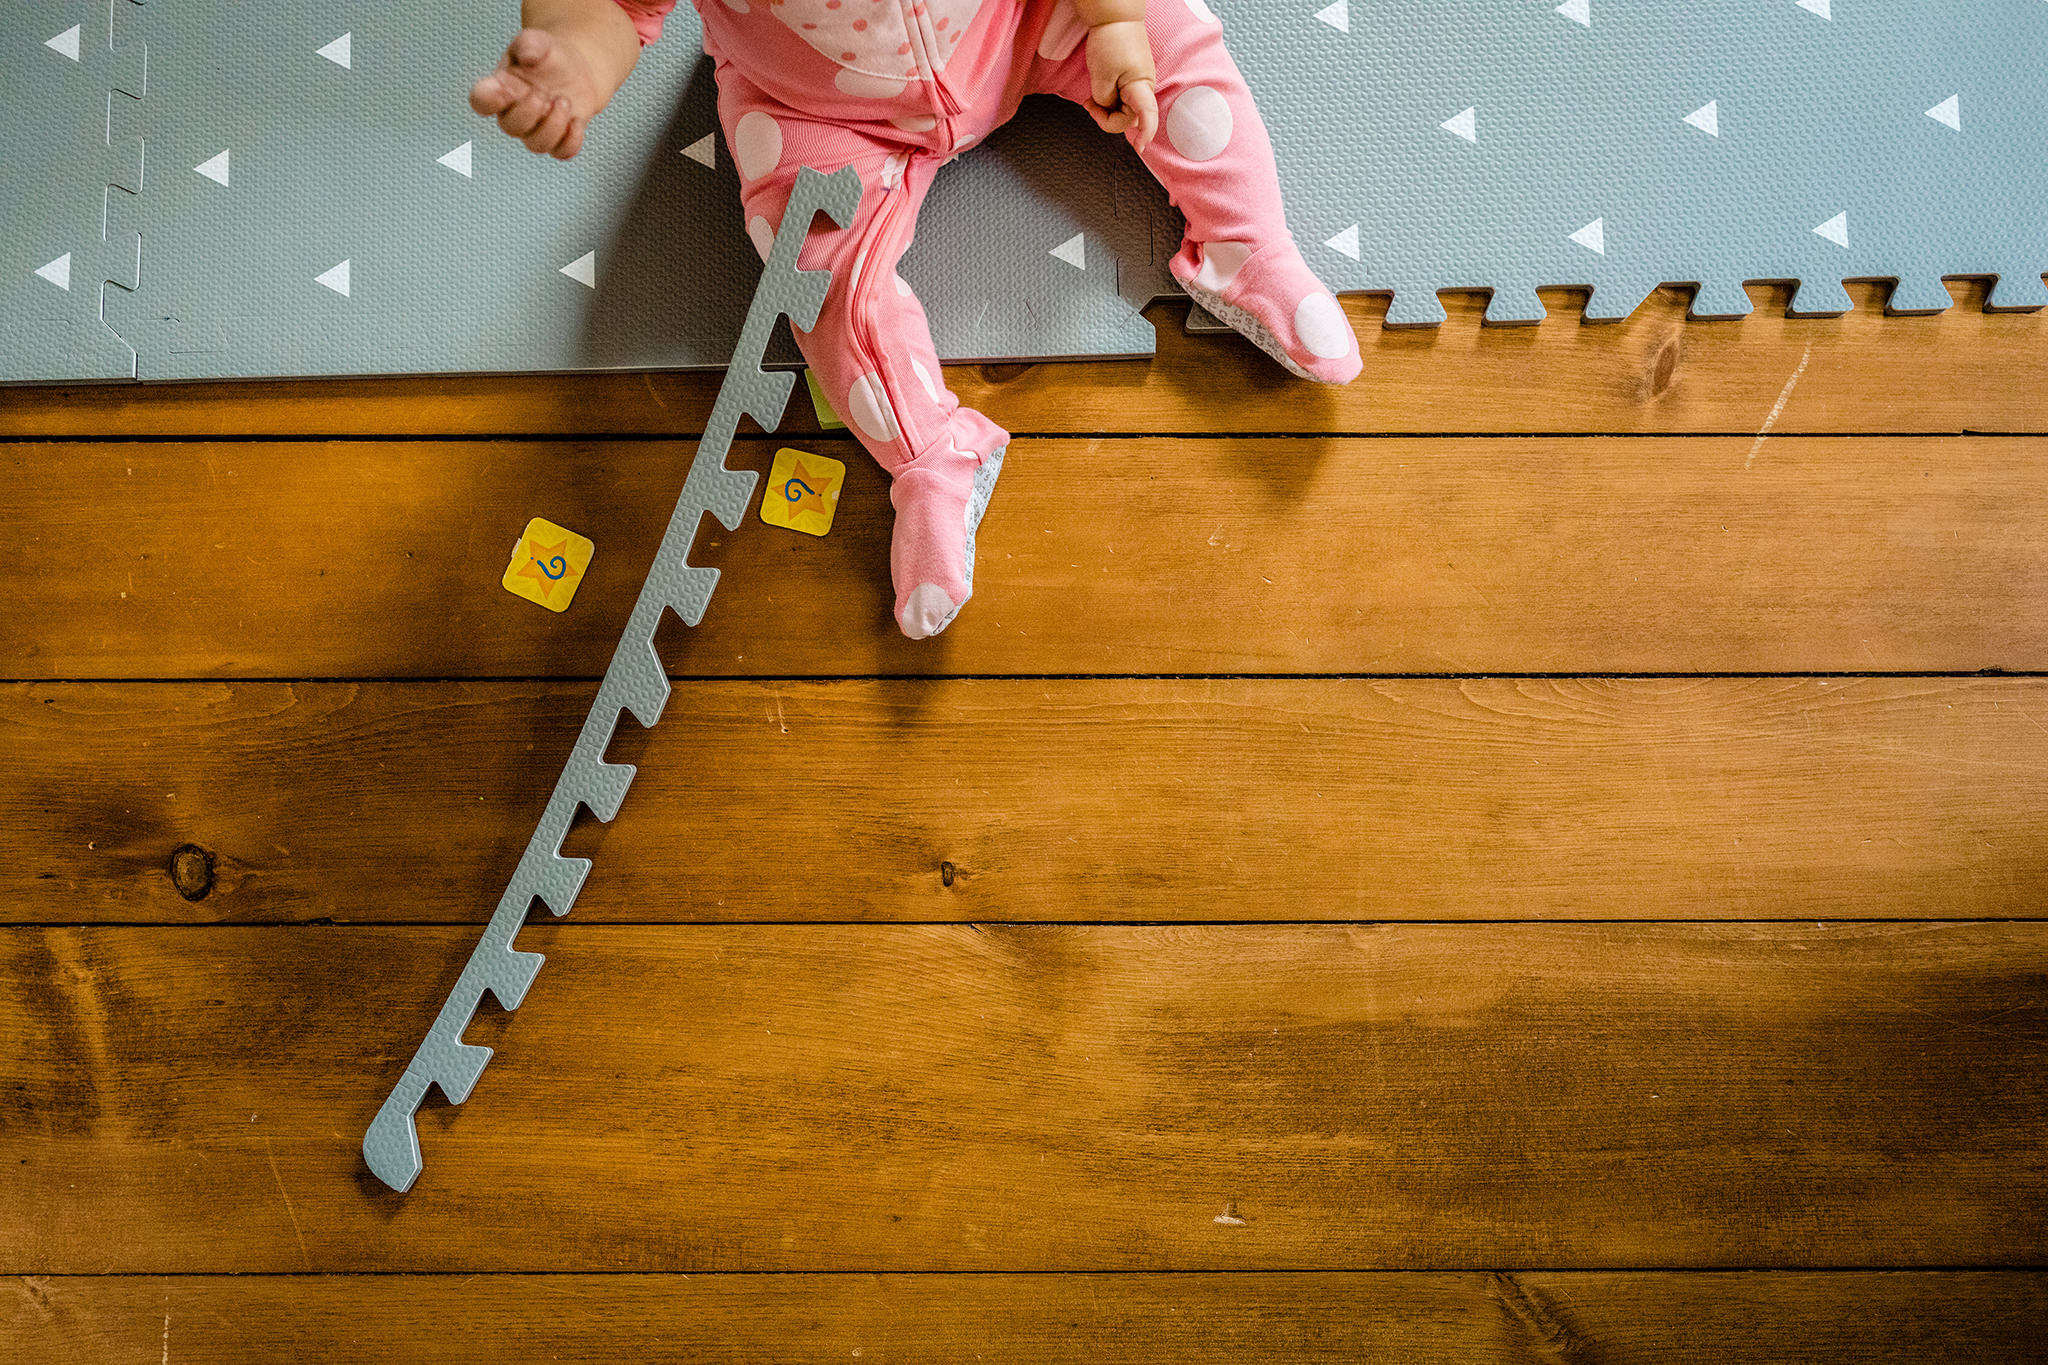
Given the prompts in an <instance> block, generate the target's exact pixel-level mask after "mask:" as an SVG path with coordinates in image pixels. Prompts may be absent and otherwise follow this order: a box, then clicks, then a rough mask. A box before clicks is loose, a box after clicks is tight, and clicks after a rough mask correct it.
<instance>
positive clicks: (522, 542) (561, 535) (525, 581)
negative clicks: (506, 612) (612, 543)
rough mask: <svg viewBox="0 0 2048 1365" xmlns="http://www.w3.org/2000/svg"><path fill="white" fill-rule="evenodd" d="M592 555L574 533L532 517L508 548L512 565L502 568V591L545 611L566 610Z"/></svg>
mask: <svg viewBox="0 0 2048 1365" xmlns="http://www.w3.org/2000/svg"><path fill="white" fill-rule="evenodd" d="M596 552H597V547H596V546H595V545H593V544H591V543H590V542H589V541H588V540H585V539H584V538H583V537H582V536H579V535H577V534H576V533H575V532H574V531H571V530H568V529H567V528H565V527H561V526H557V525H555V524H554V523H553V522H552V521H549V520H548V519H547V518H546V517H535V518H534V519H533V520H532V521H529V522H527V523H526V530H525V531H524V532H522V533H521V534H520V537H519V543H518V544H517V545H514V546H513V547H512V562H511V563H510V564H509V565H507V566H506V568H505V590H506V591H507V592H510V593H514V594H516V595H518V596H520V597H524V598H525V599H526V600H527V601H529V602H538V603H540V604H541V605H542V606H544V607H546V608H547V609H548V610H549V611H567V610H568V609H569V603H570V602H572V601H574V600H575V597H576V585H577V584H579V583H581V582H582V581H583V574H584V572H585V571H586V570H587V569H589V568H590V557H591V555H593V554H595V553H596Z"/></svg>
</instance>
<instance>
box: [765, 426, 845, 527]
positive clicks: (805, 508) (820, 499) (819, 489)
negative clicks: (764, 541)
mask: <svg viewBox="0 0 2048 1365" xmlns="http://www.w3.org/2000/svg"><path fill="white" fill-rule="evenodd" d="M845 486H846V466H845V465H843V464H841V463H840V462H839V461H837V460H835V459H833V458H832V457H831V456H829V455H813V454H811V453H810V452H809V451H805V450H791V449H790V448H789V447H787V446H785V447H783V448H782V449H781V450H778V451H776V452H775V465H774V467H773V468H772V469H770V470H769V471H768V492H767V493H766V494H765V495H764V496H763V497H762V499H761V520H763V521H765V522H767V523H768V524H769V525H770V526H781V527H784V528H786V529H788V530H791V531H803V532H805V533H806V534H809V535H814V536H822V535H824V534H825V533H826V532H827V531H830V530H831V529H832V517H833V515H834V514H835V513H836V512H838V510H839V490H840V489H842V488H844V487H845Z"/></svg>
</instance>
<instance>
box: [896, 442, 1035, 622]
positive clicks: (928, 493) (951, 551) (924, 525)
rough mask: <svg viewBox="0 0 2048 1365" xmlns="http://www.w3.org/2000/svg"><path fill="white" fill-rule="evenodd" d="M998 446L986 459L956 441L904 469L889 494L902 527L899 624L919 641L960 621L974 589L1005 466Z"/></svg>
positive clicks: (898, 525) (898, 568)
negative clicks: (981, 535)
mask: <svg viewBox="0 0 2048 1365" xmlns="http://www.w3.org/2000/svg"><path fill="white" fill-rule="evenodd" d="M1005 449H1007V448H1006V447H1002V446H998V447H997V448H996V450H995V452H994V453H993V454H991V455H989V456H988V457H987V458H986V459H983V458H981V457H979V456H976V455H975V454H973V453H972V452H971V451H961V450H957V449H955V448H954V447H953V445H952V443H951V442H950V441H949V442H947V443H946V446H945V448H944V449H943V450H934V451H930V452H928V453H926V454H924V455H920V456H919V457H918V458H917V459H915V460H912V461H911V462H910V463H909V464H907V465H904V466H903V467H901V468H900V469H898V470H897V471H896V481H895V483H894V484H893V485H892V486H891V487H890V489H889V501H890V502H892V503H894V504H895V506H896V533H895V536H894V538H893V539H892V540H891V541H890V543H889V578H890V581H891V582H893V583H894V584H895V587H896V624H897V625H899V626H901V627H902V628H903V633H904V634H905V635H907V636H909V637H910V638H911V639H913V640H924V639H928V638H930V637H931V636H934V635H937V634H938V633H939V632H940V631H942V630H944V629H945V628H946V627H947V626H950V625H952V624H953V618H954V617H955V616H958V615H959V614H960V608H961V607H963V606H965V605H966V604H967V599H968V598H969V597H972V596H973V595H974V533H975V532H976V530H978V529H979V528H980V526H981V514H982V513H983V512H985V511H987V510H988V499H989V495H990V494H991V493H993V492H995V489H996V479H997V477H998V476H1000V475H1001V474H1002V472H1003V453H1004V451H1005Z"/></svg>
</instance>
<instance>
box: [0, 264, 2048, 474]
mask: <svg viewBox="0 0 2048 1365" xmlns="http://www.w3.org/2000/svg"><path fill="white" fill-rule="evenodd" d="M1849 291H1850V294H1851V295H1852V297H1854V299H1855V300H1856V305H1857V308H1856V311H1855V312H1852V313H1850V314H1848V315H1846V316H1844V317H1841V318H1804V319H1802V318H1791V317H1787V316H1786V313H1785V310H1786V307H1787V306H1788V304H1789V303H1790V301H1791V296H1792V291H1791V289H1790V288H1789V287H1787V286H1783V285H1752V286H1750V290H1749V292H1750V295H1751V297H1752V298H1753V299H1754V300H1755V301H1756V304H1757V307H1758V310H1759V311H1758V312H1757V313H1756V314H1755V315H1754V316H1751V317H1749V318H1746V319H1743V320H1741V321H1736V322H1687V321H1686V320H1685V313H1686V309H1687V308H1688V307H1689V302H1690V297H1691V291H1690V290H1686V289H1665V290H1660V291H1659V292H1658V293H1657V294H1655V295H1653V296H1652V297H1651V298H1650V300H1649V301H1648V302H1646V303H1645V304H1644V305H1643V306H1642V307H1641V308H1640V309H1638V310H1637V312H1636V313H1635V314H1634V316H1632V317H1630V318H1629V319H1627V320H1625V321H1622V322H1617V323H1600V324H1592V325H1588V324H1586V323H1584V322H1583V321H1582V320H1581V318H1582V313H1583V309H1584V298H1585V296H1584V294H1583V291H1573V290H1566V289H1550V290H1544V291H1542V293H1543V295H1544V300H1545V302H1546V303H1547V304H1548V306H1549V308H1550V316H1549V318H1548V319H1547V320H1546V321H1544V322H1543V323H1542V324H1540V325H1538V326H1534V327H1485V326H1482V325H1481V322H1480V319H1481V316H1482V314H1483V313H1484V312H1485V309H1486V298H1485V296H1484V295H1483V294H1475V293H1448V294H1446V295H1444V302H1445V308H1446V311H1447V312H1449V314H1450V321H1449V322H1448V323H1446V324H1445V325H1444V326H1443V327H1441V328H1437V329H1421V330H1409V329H1398V330H1392V331H1390V330H1386V329H1385V328H1384V327H1383V326H1382V324H1383V322H1384V321H1385V318H1386V298H1385V297H1384V296H1380V297H1372V296H1363V295H1361V296H1353V297H1351V298H1347V299H1346V300H1345V306H1346V308H1347V309H1348V310H1349V312H1350V313H1351V316H1352V319H1353V321H1354V322H1355V323H1356V324H1357V326H1358V329H1359V333H1360V341H1361V343H1362V344H1363V346H1364V348H1365V363H1366V373H1365V377H1364V379H1362V380H1361V381H1360V382H1359V383H1357V384H1354V385H1352V386H1350V387H1349V388H1347V389H1345V390H1343V391H1342V392H1338V393H1332V392H1330V391H1328V390H1324V389H1318V388H1314V387H1311V386H1309V385H1306V384H1302V383H1299V382H1296V381H1294V380H1291V379H1289V378H1288V377H1287V376H1286V375H1285V374H1283V373H1282V372H1281V371H1280V370H1279V369H1278V368H1276V367H1274V366H1273V365H1271V364H1270V363H1269V362H1268V361H1266V359H1265V358H1264V357H1263V356H1261V355H1260V354H1259V353H1258V352H1257V351H1255V350H1254V349H1253V348H1252V347H1251V345H1250V344H1249V343H1248V342H1245V341H1242V340H1240V339H1238V338H1236V337H1234V336H1222V337H1190V336H1188V335H1187V334H1186V333H1185V332H1184V331H1183V324H1184V322H1185V319H1186V316H1187V308H1186V305H1185V304H1177V303H1162V304H1157V305H1154V306H1153V307H1152V308H1151V309H1148V310H1147V316H1148V317H1149V318H1151V319H1152V321H1153V322H1154V324H1155V325H1156V326H1157V328H1158V331H1159V354H1158V356H1157V357H1156V358H1155V359H1153V360H1151V361H1149V362H1146V361H1095V362H1082V363H1068V364H1044V365H988V366H978V365H954V366H948V367H947V370H946V381H947V383H948V384H950V385H951V386H952V388H953V390H954V392H956V393H958V394H959V395H960V399H961V401H962V402H964V403H968V404H970V405H972V406H976V407H980V408H981V409H983V410H984V411H986V412H988V413H989V414H990V415H991V416H993V417H994V418H995V419H996V420H997V421H999V422H1002V423H1004V424H1005V425H1007V426H1009V427H1010V428H1011V429H1012V430H1014V431H1018V432H1037V433H1075V434H1087V433H1091V432H1097V431H1159V432H1217V431H1227V432H1262V431H1305V430H1317V431H1342V432H1382V431H1458V432H1472V433H1482V434H1483V433H1490V432H1593V431H1601V432H1755V431H1756V430H1757V429H1758V428H1759V427H1760V426H1762V425H1763V424H1764V422H1765V421H1766V420H1767V419H1768V418H1769V416H1770V414H1771V413H1772V412H1773V411H1774V410H1777V409H1778V400H1779V399H1780V398H1781V397H1783V398H1784V400H1785V403H1784V407H1783V409H1782V410H1780V411H1778V419H1777V423H1776V427H1775V429H1776V430H1778V431H1781V432H1785V433H1788V434H1789V433H1797V432H1926V433H1933V432H1961V431H2026V432H2041V431H2048V312H2044V313H2036V314H2011V313H2004V314H1986V313H1985V312H1984V311H1983V301H1984V294H1985V291H1984V289H1983V287H1982V285H1981V284H1978V283H1975V282H1969V281H1952V282H1951V283H1950V292H1951V293H1953V294H1954V295H1955V296H1956V298H1957V300H1958V306H1957V307H1956V308H1954V309H1953V310H1951V311H1950V312H1947V313H1944V314H1941V315H1939V316H1934V317H1907V318H1887V317H1885V316H1883V308H1884V301H1885V299H1886V297H1887V296H1888V286H1885V285H1881V284H1875V283H1864V284H1851V285H1850V286H1849ZM1795 377H1796V382H1792V381H1793V380H1794V379H1795ZM718 382H719V375H718V374H717V373H715V372H714V373H705V372H695V373H691V372H674V371H670V372H661V373H646V372H630V373H615V374H590V375H495V376H490V375H434V376H425V377H414V378H404V379H365V380H334V379H310V380H290V381H282V382H279V381H237V382H234V383H225V384H223V383H212V384H168V385H147V386H136V385H108V386H75V387H69V388H51V387H42V388H5V387H0V437H23V436H65V437H77V436H85V437H103V436H243V435H268V436H296V435H320V436H383V435H407V436H412V435H492V436H497V435H538V436H548V435H560V436H570V435H601V434H611V435H629V434H644V435H657V436H671V435H695V434H696V433H697V432H699V431H701V430H702V427H703V423H704V420H705V418H706V416H707V415H708V414H709V413H710V410H711V403H712V400H713V398H714V397H715V396H716V393H717V385H718ZM784 429H785V430H788V431H792V432H811V431H815V430H816V425H815V420H814V419H813V417H812V416H811V413H810V411H809V407H808V404H806V403H804V402H802V401H801V400H799V401H798V402H796V403H792V404H791V406H790V412H789V415H788V417H787V418H786V419H785V426H784Z"/></svg>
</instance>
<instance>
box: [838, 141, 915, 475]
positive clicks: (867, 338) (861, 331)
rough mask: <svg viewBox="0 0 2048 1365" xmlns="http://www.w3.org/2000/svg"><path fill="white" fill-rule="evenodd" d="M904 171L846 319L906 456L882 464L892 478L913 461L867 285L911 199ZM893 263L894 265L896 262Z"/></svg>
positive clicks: (852, 289) (887, 200)
mask: <svg viewBox="0 0 2048 1365" xmlns="http://www.w3.org/2000/svg"><path fill="white" fill-rule="evenodd" d="M903 175H904V182H905V183H904V184H903V185H902V186H900V187H899V189H900V190H901V192H900V193H898V192H895V191H891V192H889V193H887V194H885V195H884V196H883V199H882V206H881V207H880V208H878V209H876V210H875V221H876V222H878V223H879V224H880V231H879V232H877V233H876V237H875V245H874V246H873V247H870V248H869V250H868V256H867V259H866V261H864V262H863V263H862V266H861V269H860V270H859V271H857V272H855V274H854V277H853V280H852V282H851V283H850V284H848V286H847V290H846V294H847V298H846V309H847V321H848V322H849V324H850V326H849V327H848V329H847V330H848V332H849V333H850V334H851V336H852V337H853V340H854V343H855V345H856V346H857V347H858V349H859V350H860V353H861V373H863V374H871V375H873V376H874V377H875V382H876V384H877V385H879V386H880V389H881V392H880V393H879V394H878V395H877V397H879V398H880V399H881V401H882V402H883V403H884V404H886V405H887V407H888V409H889V421H890V423H891V425H893V426H894V427H895V428H896V445H897V446H898V447H900V448H901V450H902V451H903V454H904V456H905V458H903V459H901V460H898V461H897V462H896V463H895V464H893V465H884V466H883V468H884V469H886V470H888V472H889V477H890V478H891V479H894V478H895V477H896V471H897V470H899V469H901V468H902V467H903V466H904V465H906V464H908V463H910V457H911V454H912V452H911V449H910V433H909V432H908V431H905V430H904V429H903V414H902V413H901V412H900V411H898V410H897V407H896V399H895V397H894V395H892V394H891V393H890V392H889V380H888V376H887V375H885V374H883V373H882V358H881V352H880V350H879V349H878V348H877V346H876V344H875V316H874V314H875V309H874V303H873V299H874V295H875V291H874V290H872V289H870V288H869V287H868V282H869V280H870V278H871V277H872V276H873V275H874V272H875V268H876V264H877V262H878V260H879V259H880V258H881V257H882V255H883V254H884V253H885V252H886V251H888V250H889V249H891V246H892V244H893V243H894V241H895V240H896V220H897V219H898V218H899V217H901V216H902V215H901V213H900V209H901V207H902V206H903V205H904V204H907V203H909V202H910V192H909V191H910V186H909V178H910V166H909V163H908V162H907V161H906V162H905V164H904V167H903ZM891 264H892V267H893V264H894V263H893V262H891Z"/></svg>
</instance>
